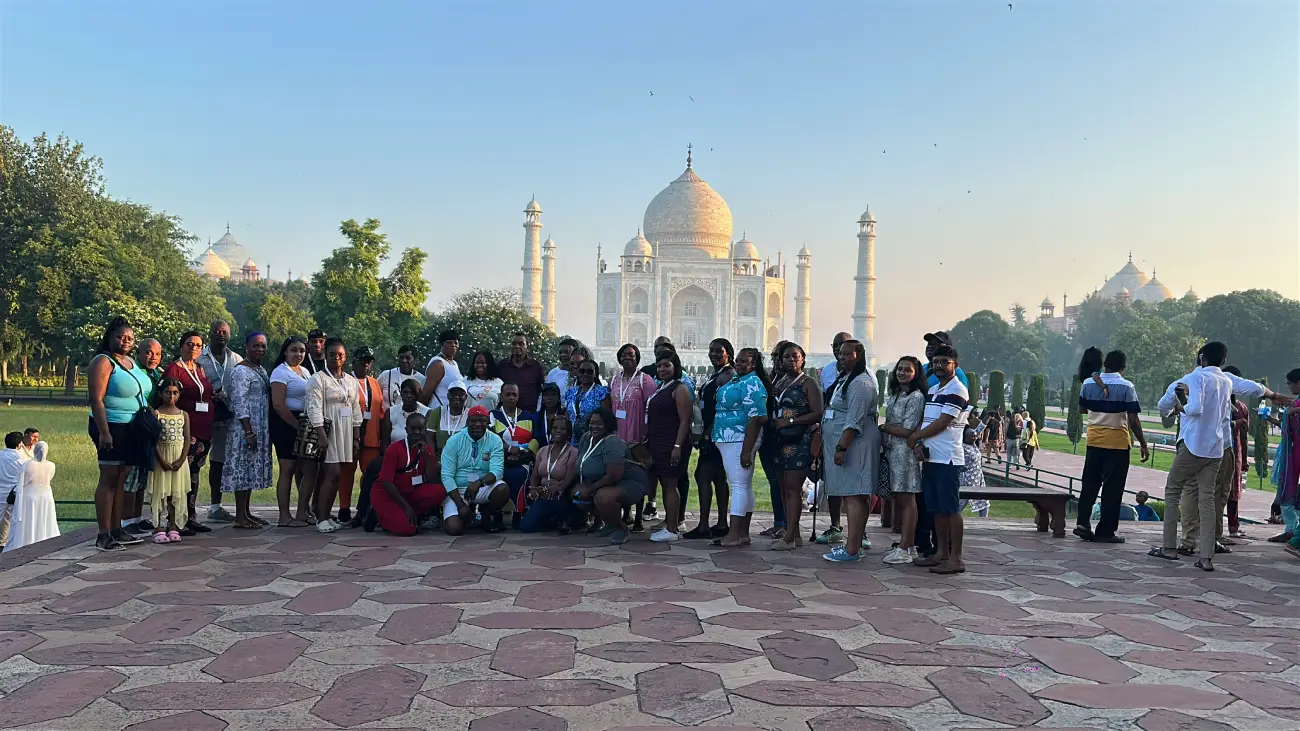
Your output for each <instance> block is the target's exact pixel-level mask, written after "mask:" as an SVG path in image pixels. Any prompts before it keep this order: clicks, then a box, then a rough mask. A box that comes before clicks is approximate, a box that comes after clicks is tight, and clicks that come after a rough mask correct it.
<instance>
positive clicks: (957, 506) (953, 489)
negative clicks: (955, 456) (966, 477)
mask: <svg viewBox="0 0 1300 731" xmlns="http://www.w3.org/2000/svg"><path fill="white" fill-rule="evenodd" d="M960 481H961V465H956V464H939V463H937V462H926V463H925V464H923V465H921V493H922V494H923V495H924V497H925V509H926V511H927V512H929V513H932V514H934V515H958V514H960V513H961V499H960V495H959V493H960V490H961V487H960Z"/></svg>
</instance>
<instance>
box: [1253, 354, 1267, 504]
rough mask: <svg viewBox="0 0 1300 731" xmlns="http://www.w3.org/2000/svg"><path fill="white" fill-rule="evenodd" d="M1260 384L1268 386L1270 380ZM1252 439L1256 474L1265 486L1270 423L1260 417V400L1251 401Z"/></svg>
mask: <svg viewBox="0 0 1300 731" xmlns="http://www.w3.org/2000/svg"><path fill="white" fill-rule="evenodd" d="M1259 382H1260V383H1262V384H1264V385H1265V386H1267V385H1268V378H1267V377H1264V378H1261V379H1259ZM1250 438H1251V441H1252V442H1253V447H1254V454H1253V456H1254V458H1255V474H1256V475H1258V476H1259V484H1260V485H1261V486H1263V484H1264V480H1266V479H1268V458H1269V444H1268V422H1267V421H1266V420H1264V419H1263V418H1261V417H1260V415H1259V399H1251V400H1250Z"/></svg>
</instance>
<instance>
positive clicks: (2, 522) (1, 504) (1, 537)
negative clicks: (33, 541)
mask: <svg viewBox="0 0 1300 731" xmlns="http://www.w3.org/2000/svg"><path fill="white" fill-rule="evenodd" d="M13 517H14V506H12V505H10V504H9V503H7V502H5V501H4V500H3V499H0V551H3V550H4V547H5V544H6V543H8V542H9V522H10V521H11V520H12V519H13Z"/></svg>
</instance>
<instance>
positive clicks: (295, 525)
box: [275, 518, 307, 528]
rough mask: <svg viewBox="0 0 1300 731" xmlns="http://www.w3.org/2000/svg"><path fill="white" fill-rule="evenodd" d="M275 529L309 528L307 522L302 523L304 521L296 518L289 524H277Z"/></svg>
mask: <svg viewBox="0 0 1300 731" xmlns="http://www.w3.org/2000/svg"><path fill="white" fill-rule="evenodd" d="M275 527H277V528H306V527H307V522H306V521H302V520H298V519H297V518H294V519H293V520H291V521H289V522H288V523H276V524H275Z"/></svg>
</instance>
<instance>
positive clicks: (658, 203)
mask: <svg viewBox="0 0 1300 731" xmlns="http://www.w3.org/2000/svg"><path fill="white" fill-rule="evenodd" d="M643 230H644V231H645V237H646V238H647V239H649V240H650V241H651V242H653V243H655V244H657V245H658V247H659V251H658V254H659V257H660V258H668V259H672V258H684V259H696V258H702V257H701V254H703V255H704V256H708V257H710V258H714V259H726V258H727V257H728V255H729V247H730V245H731V209H730V208H728V207H727V202H726V201H725V200H723V199H722V196H720V195H718V194H717V192H716V191H714V190H713V188H712V187H710V186H709V184H708V183H706V182H704V181H703V180H702V179H701V178H700V176H698V175H696V174H695V171H694V170H692V169H691V156H690V154H689V153H687V155H686V171H685V172H683V173H682V174H681V175H680V176H679V177H678V178H677V179H676V180H674V181H673V182H671V183H669V184H668V187H667V188H664V189H663V190H661V191H659V195H657V196H655V197H654V200H652V201H650V205H648V206H646V209H645V220H644V222H643Z"/></svg>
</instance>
